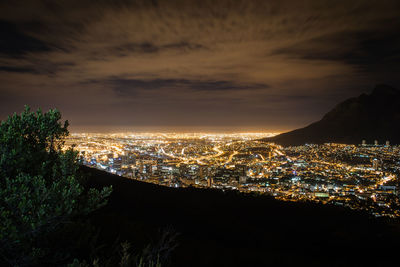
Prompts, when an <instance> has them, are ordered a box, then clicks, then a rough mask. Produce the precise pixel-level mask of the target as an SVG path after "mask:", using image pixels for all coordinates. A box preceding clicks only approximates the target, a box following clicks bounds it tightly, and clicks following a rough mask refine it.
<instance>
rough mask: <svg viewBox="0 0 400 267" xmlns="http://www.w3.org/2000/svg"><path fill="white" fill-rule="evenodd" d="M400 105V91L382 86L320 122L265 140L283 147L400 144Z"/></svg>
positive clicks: (340, 104)
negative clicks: (368, 143)
mask: <svg viewBox="0 0 400 267" xmlns="http://www.w3.org/2000/svg"><path fill="white" fill-rule="evenodd" d="M399 103H400V90H398V89H395V88H393V87H391V86H389V85H384V84H379V85H377V86H375V88H374V90H373V91H372V93H371V94H362V95H360V96H359V97H354V98H350V99H347V100H345V101H343V102H342V103H339V104H338V105H336V107H335V108H333V109H332V110H331V111H329V112H328V113H327V114H325V115H324V116H323V118H322V119H321V120H320V121H317V122H314V123H312V124H310V125H308V126H306V127H304V128H301V129H297V130H294V131H291V132H287V133H283V134H280V135H277V136H275V137H272V138H267V139H264V140H265V141H267V142H275V143H277V144H281V145H303V144H305V143H314V144H321V143H346V144H360V143H361V141H362V140H366V141H367V142H370V143H372V142H373V141H374V140H378V141H379V142H380V143H383V142H385V141H390V143H391V144H400V136H399V134H398V133H399V132H400V105H399Z"/></svg>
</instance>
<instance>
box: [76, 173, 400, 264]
mask: <svg viewBox="0 0 400 267" xmlns="http://www.w3.org/2000/svg"><path fill="white" fill-rule="evenodd" d="M82 170H83V172H84V174H85V176H86V177H88V180H89V181H88V182H89V186H94V187H98V188H101V187H103V186H106V185H112V186H113V193H112V195H111V198H110V201H109V203H108V204H107V206H105V207H104V208H102V209H100V210H98V211H96V212H95V213H94V214H92V215H91V216H90V221H91V225H93V227H95V228H97V229H99V230H100V231H99V235H98V244H100V245H101V246H100V247H101V251H100V252H98V253H99V254H100V255H104V256H105V257H108V255H109V253H110V252H111V251H112V246H111V244H115V242H116V240H117V239H118V240H119V242H123V241H125V240H126V241H129V242H130V243H131V244H132V246H133V247H134V248H136V249H140V248H141V247H143V246H146V245H147V244H148V243H149V242H150V241H157V239H158V237H157V234H158V230H159V229H160V228H161V229H163V228H165V227H167V228H169V229H173V230H174V231H175V232H177V233H179V235H178V237H177V239H176V243H177V245H178V246H177V247H176V248H175V249H174V250H173V251H172V252H171V262H170V265H169V266H303V265H304V266H386V265H389V264H391V262H397V258H396V257H397V256H396V255H397V252H398V246H396V245H395V244H397V242H398V240H399V237H400V232H399V228H398V225H397V224H388V222H387V221H385V220H383V219H379V220H378V219H374V218H371V217H370V216H368V215H367V214H366V213H364V212H360V211H354V210H350V209H346V208H343V207H336V206H329V205H322V204H316V203H299V202H297V203H293V202H282V201H278V200H275V199H273V198H271V197H269V196H266V195H257V194H242V193H239V192H237V191H225V192H224V191H222V190H212V189H197V188H168V187H163V186H158V185H154V184H148V183H144V182H139V181H135V180H130V179H127V178H123V177H120V176H116V175H113V174H109V173H106V172H103V171H99V170H96V169H91V168H87V167H83V169H82ZM75 242H76V241H75ZM86 247H87V245H81V248H82V250H83V251H82V254H83V255H88V252H87V251H84V249H85V248H86ZM360 252H361V253H360ZM99 254H97V255H99ZM365 255H368V256H365ZM382 255H384V256H382Z"/></svg>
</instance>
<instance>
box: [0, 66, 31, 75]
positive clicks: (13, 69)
mask: <svg viewBox="0 0 400 267" xmlns="http://www.w3.org/2000/svg"><path fill="white" fill-rule="evenodd" d="M0 72H19V73H37V71H36V70H35V69H34V68H31V67H12V66H0Z"/></svg>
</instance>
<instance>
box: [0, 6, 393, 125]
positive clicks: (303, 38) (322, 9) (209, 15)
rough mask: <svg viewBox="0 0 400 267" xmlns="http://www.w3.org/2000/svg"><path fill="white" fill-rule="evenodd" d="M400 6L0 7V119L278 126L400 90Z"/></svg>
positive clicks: (299, 122)
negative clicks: (379, 88)
mask: <svg viewBox="0 0 400 267" xmlns="http://www.w3.org/2000/svg"><path fill="white" fill-rule="evenodd" d="M399 29H400V1H398V0H394V1H384V0H379V1H349V0H347V1H332V0H328V1H324V0H315V1H300V0H293V1H282V0H279V1H267V0H260V1H257V0H254V1H253V0H243V1H239V0H237V1H234V0H230V1H228V0H227V1H224V0H222V1H219V0H210V1H208V0H201V1H190V0H185V1H176V0H164V1H156V0H153V1H150V0H145V1H105V0H104V1H100V0H97V1H92V0H90V1H89V0H78V1H75V0H57V1H44V0H43V1H40V0H37V1H33V0H31V1H22V0H18V1H0V32H1V37H0V119H4V118H6V116H7V115H9V114H11V113H13V112H20V111H21V110H22V109H23V106H24V105H25V104H29V105H30V106H32V107H33V108H37V107H42V108H43V109H45V110H47V109H48V108H53V107H56V108H58V109H60V110H61V112H62V113H63V117H64V118H66V119H69V121H70V123H71V124H72V130H76V131H85V130H87V131H97V130H98V131H101V130H108V131H119V130H165V131H171V130H178V131H180V130H182V131H189V130H203V131H208V130H230V131H284V130H290V129H293V128H296V127H300V126H305V125H307V124H309V123H311V122H313V121H315V120H318V119H319V118H321V117H322V116H323V114H324V113H326V112H327V111H329V110H330V109H331V108H332V107H333V106H335V105H336V104H337V103H338V102H340V101H342V100H344V99H346V98H348V97H352V96H357V95H359V94H361V93H363V92H370V91H371V90H372V89H373V87H374V86H375V85H376V84H379V83H386V84H389V85H392V86H395V87H397V88H400V75H399V71H400V30H399Z"/></svg>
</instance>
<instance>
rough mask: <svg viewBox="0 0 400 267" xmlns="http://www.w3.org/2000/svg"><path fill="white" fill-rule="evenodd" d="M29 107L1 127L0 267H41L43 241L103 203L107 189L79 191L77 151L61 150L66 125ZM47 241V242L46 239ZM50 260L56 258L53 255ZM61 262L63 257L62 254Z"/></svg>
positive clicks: (58, 116)
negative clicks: (6, 266) (5, 266)
mask: <svg viewBox="0 0 400 267" xmlns="http://www.w3.org/2000/svg"><path fill="white" fill-rule="evenodd" d="M60 120H61V114H60V112H59V111H58V110H49V111H48V112H46V113H43V112H42V111H41V110H40V109H39V110H37V111H36V112H31V111H30V109H29V107H26V108H25V110H24V111H23V112H22V113H21V114H20V115H19V114H14V115H12V116H10V117H8V119H7V120H5V121H3V122H1V123H0V265H2V266H3V265H10V266H23V265H39V264H41V262H42V261H43V260H44V259H46V258H47V260H48V259H49V255H50V254H51V253H52V251H51V249H49V248H48V247H47V248H45V247H44V246H43V244H44V243H46V237H47V236H49V235H51V233H54V232H55V231H57V230H59V229H60V227H62V225H64V224H67V223H68V222H69V221H70V220H71V218H73V217H74V216H77V215H82V214H87V213H89V212H91V211H93V210H95V209H97V208H99V207H101V206H102V205H104V204H105V203H106V199H107V197H108V196H109V195H110V193H111V188H109V187H107V188H103V189H102V190H96V189H89V190H86V189H85V188H84V187H83V183H82V179H81V178H80V176H79V172H78V167H79V165H78V157H77V153H76V152H75V151H74V150H72V149H70V150H66V151H63V145H64V139H65V138H66V137H67V136H68V134H69V132H68V129H67V128H68V121H65V122H64V123H61V122H60ZM47 243H48V241H47ZM53 256H54V255H53ZM60 258H62V257H61V256H60Z"/></svg>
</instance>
